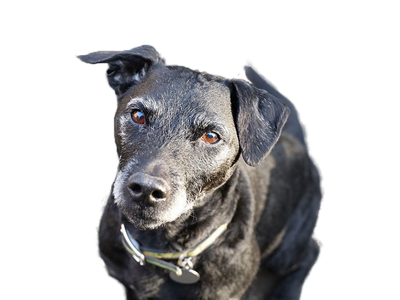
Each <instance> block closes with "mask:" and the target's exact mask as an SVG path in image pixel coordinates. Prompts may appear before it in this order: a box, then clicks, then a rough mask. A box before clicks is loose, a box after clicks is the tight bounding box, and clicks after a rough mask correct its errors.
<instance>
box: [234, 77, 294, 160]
mask: <svg viewBox="0 0 400 300" xmlns="http://www.w3.org/2000/svg"><path fill="white" fill-rule="evenodd" d="M230 82H231V84H232V87H233V91H232V101H233V109H234V111H236V116H235V122H236V129H237V132H238V137H239V144H240V148H241V151H242V156H243V159H244V161H245V162H246V163H247V164H248V165H250V166H255V165H257V164H258V163H259V162H260V161H262V160H263V159H264V158H265V157H266V156H267V155H268V154H269V153H270V151H271V150H272V148H273V146H274V145H275V143H276V142H277V141H278V139H279V136H280V134H281V132H282V129H283V126H284V125H285V123H286V121H287V119H288V117H289V114H290V110H289V108H287V107H286V106H285V105H284V104H283V103H282V102H281V101H280V100H279V99H278V98H276V97H274V96H272V95H271V94H269V93H268V92H267V91H265V90H261V89H258V88H256V87H254V86H253V85H251V84H249V83H247V82H246V81H244V80H239V79H234V80H231V81H230ZM234 114H235V112H234Z"/></svg>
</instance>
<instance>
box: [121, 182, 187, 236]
mask: <svg viewBox="0 0 400 300" xmlns="http://www.w3.org/2000/svg"><path fill="white" fill-rule="evenodd" d="M121 188H122V191H121V190H117V186H114V190H113V194H114V199H115V200H114V203H115V204H116V205H117V207H118V208H119V209H120V211H121V213H122V214H123V216H124V217H125V218H126V219H127V220H128V221H129V222H130V223H132V224H133V225H134V226H135V227H137V228H140V229H143V230H147V229H155V228H157V227H160V226H163V225H165V224H167V223H170V222H173V221H175V220H177V219H179V218H180V217H182V216H184V215H186V214H189V212H190V211H191V209H192V207H193V204H191V203H189V202H188V201H187V197H186V192H185V191H184V189H179V188H178V189H174V190H172V191H171V193H170V194H169V196H168V197H167V198H165V199H163V201H161V202H160V203H157V204H156V205H154V204H153V205H149V204H145V203H143V202H136V201H135V200H134V199H133V198H132V197H131V195H130V193H129V192H128V190H127V188H126V187H125V186H121Z"/></svg>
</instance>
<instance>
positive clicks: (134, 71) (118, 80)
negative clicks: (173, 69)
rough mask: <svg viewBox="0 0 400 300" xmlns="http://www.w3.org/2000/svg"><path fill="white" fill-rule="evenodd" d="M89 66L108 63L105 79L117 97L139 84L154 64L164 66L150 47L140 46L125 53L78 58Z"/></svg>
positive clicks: (158, 55)
mask: <svg viewBox="0 0 400 300" xmlns="http://www.w3.org/2000/svg"><path fill="white" fill-rule="evenodd" d="M78 58H79V59H80V60H82V61H83V62H86V63H89V64H99V63H108V65H109V68H108V70H107V79H108V83H109V84H110V86H111V87H112V88H113V89H114V91H115V93H116V94H117V96H121V95H122V94H124V93H125V92H126V91H127V90H128V89H129V88H130V87H132V86H133V85H135V84H137V83H138V82H140V81H141V80H142V79H143V78H144V77H145V75H146V73H147V71H148V70H149V68H150V67H151V66H152V65H154V64H164V60H163V59H162V58H161V57H160V54H159V53H158V52H157V51H156V49H154V48H153V47H152V46H147V45H145V46H140V47H137V48H133V49H131V50H126V51H99V52H93V53H89V54H87V55H80V56H78Z"/></svg>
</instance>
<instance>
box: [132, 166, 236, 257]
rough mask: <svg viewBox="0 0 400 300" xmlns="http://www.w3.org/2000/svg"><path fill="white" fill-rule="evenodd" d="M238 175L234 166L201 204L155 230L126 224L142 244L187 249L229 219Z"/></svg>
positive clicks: (231, 213)
mask: <svg viewBox="0 0 400 300" xmlns="http://www.w3.org/2000/svg"><path fill="white" fill-rule="evenodd" d="M238 178H239V170H237V169H236V170H235V171H234V172H233V174H232V176H231V178H230V179H229V180H228V181H227V182H226V183H225V184H224V185H223V186H221V187H220V188H218V189H217V190H215V191H213V192H212V193H210V194H209V195H207V196H206V197H208V199H207V201H204V204H203V205H202V206H200V207H196V208H194V210H193V211H192V212H191V213H190V214H187V215H185V216H182V217H181V218H179V219H178V220H176V221H174V222H171V223H168V224H166V225H164V226H162V227H160V228H157V229H154V230H145V231H143V230H139V229H137V228H135V227H134V226H133V225H128V229H129V231H130V232H131V233H132V235H133V237H134V238H135V239H137V240H138V241H139V242H140V244H141V245H142V246H145V247H149V248H153V249H157V250H159V251H174V252H182V251H185V250H187V249H190V248H192V247H194V246H196V245H197V244H199V243H200V242H201V241H202V240H204V239H206V238H207V237H208V236H209V235H210V234H212V232H213V231H214V230H216V229H217V228H218V227H219V226H221V225H222V224H224V223H230V222H231V220H232V218H233V216H234V214H235V211H236V207H237V201H238V198H239V197H238V195H237V193H235V188H236V185H237V182H238ZM226 199H229V201H226Z"/></svg>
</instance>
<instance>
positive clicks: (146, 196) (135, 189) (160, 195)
mask: <svg viewBox="0 0 400 300" xmlns="http://www.w3.org/2000/svg"><path fill="white" fill-rule="evenodd" d="M127 187H128V191H129V193H130V194H131V196H132V199H133V201H136V202H143V203H145V204H150V205H155V204H157V203H159V202H162V201H164V200H165V199H166V198H167V196H168V193H169V185H168V183H167V182H166V181H165V180H164V179H162V178H160V177H154V176H150V175H147V174H144V173H141V172H139V173H135V174H132V175H131V176H130V177H129V179H128V182H127Z"/></svg>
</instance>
